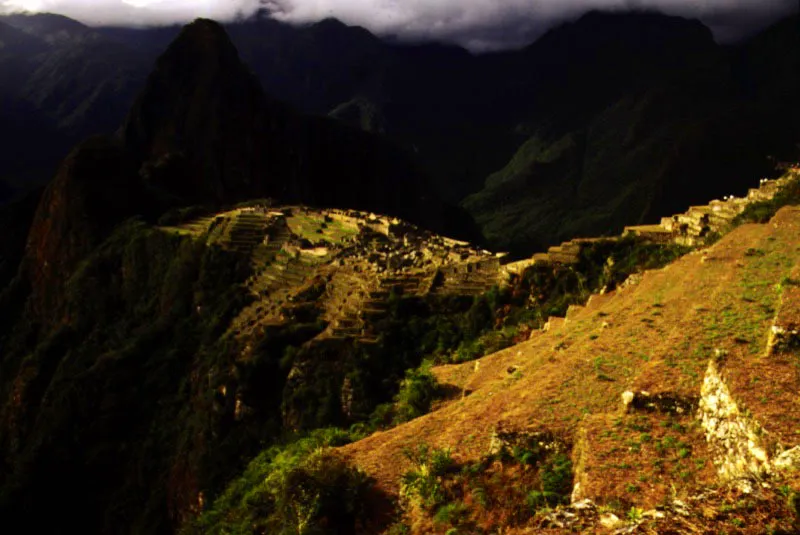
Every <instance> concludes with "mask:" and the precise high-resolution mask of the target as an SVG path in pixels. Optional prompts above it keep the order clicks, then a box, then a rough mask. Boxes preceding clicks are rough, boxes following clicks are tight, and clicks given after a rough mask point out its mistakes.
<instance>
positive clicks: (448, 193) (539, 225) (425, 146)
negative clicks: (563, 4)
mask: <svg viewBox="0 0 800 535" xmlns="http://www.w3.org/2000/svg"><path fill="white" fill-rule="evenodd" d="M793 21H796V18H792V19H788V20H786V21H784V22H782V23H780V24H778V25H776V26H775V27H774V28H771V29H769V30H767V31H765V32H763V33H762V34H760V35H758V36H755V37H753V38H751V39H750V40H748V41H746V42H743V43H740V44H737V45H734V46H720V45H717V44H716V43H714V41H713V39H712V37H711V34H710V32H709V30H708V29H707V28H705V27H704V26H702V25H701V24H700V23H699V22H697V21H692V20H688V19H683V18H680V17H669V16H665V15H660V14H656V13H648V12H633V13H623V12H616V13H603V12H591V13H588V14H586V15H584V16H582V17H580V18H579V19H576V20H575V21H572V22H567V23H565V24H563V25H561V26H559V27H556V28H553V29H552V30H550V31H549V32H548V33H547V34H546V35H544V36H542V37H541V38H540V39H539V40H537V42H535V43H532V44H531V45H529V46H528V47H525V48H523V49H521V50H517V51H506V52H499V53H492V54H484V55H473V54H470V53H468V52H467V51H465V50H463V49H461V48H458V47H455V46H447V45H440V44H435V43H428V44H396V43H387V42H384V41H382V40H380V39H378V38H376V37H375V36H373V35H371V34H370V33H369V32H367V31H366V30H364V29H363V28H358V27H351V26H346V25H344V24H342V23H341V22H338V21H336V20H332V19H330V20H325V21H321V22H319V23H315V24H309V25H305V26H297V27H294V26H289V25H286V24H283V23H280V22H278V21H275V20H272V19H269V18H268V17H265V16H263V15H261V16H255V17H253V18H251V19H249V20H244V21H239V22H235V23H230V24H228V25H227V26H226V29H227V31H228V33H229V34H230V36H231V40H232V41H233V43H234V44H235V45H236V47H237V49H238V50H239V52H240V54H241V56H242V59H243V60H244V61H245V63H246V64H248V65H249V67H250V68H251V69H252V71H253V72H254V73H255V74H256V75H257V77H258V78H259V80H260V81H261V83H262V85H263V86H264V87H265V88H267V91H268V93H269V94H270V95H271V97H272V98H274V99H276V100H278V101H283V102H285V103H287V104H289V105H290V106H292V107H294V108H295V109H297V110H299V111H302V112H305V113H307V114H309V115H313V116H324V115H329V116H330V117H333V118H336V119H337V120H339V121H342V122H345V123H347V124H349V125H351V126H354V127H355V128H358V129H365V130H367V131H370V132H373V133H380V134H381V135H383V136H384V137H386V138H388V139H389V140H391V141H392V142H393V143H395V144H397V145H399V146H400V147H402V148H404V149H405V150H406V151H407V152H410V153H412V154H413V155H414V158H415V163H416V165H417V166H418V167H419V169H421V171H422V172H423V174H425V175H426V177H427V179H426V180H428V181H429V183H430V184H432V186H433V188H434V189H435V190H436V192H437V193H438V194H439V196H441V197H443V198H445V199H446V200H448V201H449V202H451V203H457V202H461V201H463V206H465V207H466V208H467V209H468V210H469V211H470V212H471V213H472V215H473V217H474V218H476V219H477V220H479V221H480V225H481V227H482V231H483V234H484V236H485V238H486V241H487V243H489V244H490V245H491V246H492V247H493V248H494V249H497V250H502V249H509V250H512V251H514V252H515V254H523V255H524V254H528V253H530V252H531V251H532V250H535V249H536V248H537V247H540V246H542V245H544V244H550V243H556V242H558V241H560V240H562V239H566V238H567V237H569V236H574V235H579V234H584V233H586V232H590V233H598V232H617V231H619V230H620V228H621V225H622V224H624V223H630V222H636V221H650V220H652V218H653V217H657V216H658V214H660V213H661V212H662V211H674V210H675V209H677V208H678V207H679V206H683V204H685V203H686V202H694V201H698V200H701V199H704V198H706V197H707V196H709V195H713V194H717V193H716V192H718V191H719V189H720V188H722V189H723V190H728V191H729V193H732V192H733V190H736V189H737V188H741V187H743V186H744V185H745V184H746V183H747V182H748V181H749V180H750V177H751V176H752V175H754V174H762V175H766V174H768V173H769V169H770V166H771V165H772V164H771V163H769V161H768V160H767V159H766V156H768V155H769V156H774V157H775V158H776V159H778V160H781V159H787V158H789V157H790V156H791V154H792V153H793V151H794V149H793V147H792V144H793V143H794V142H795V141H796V137H797V136H796V132H794V131H793V128H792V127H791V126H790V125H791V121H784V120H782V119H781V117H783V116H791V114H794V113H795V112H794V110H795V108H796V107H795V106H794V105H793V103H792V101H791V98H790V95H792V94H795V93H796V75H795V74H794V73H795V72H796V70H797V69H795V68H794V67H795V65H796V57H795V55H794V54H792V53H791V51H792V50H794V49H795V48H796V47H795V46H793V45H795V44H796V43H795V38H794V34H795V32H793V28H794V26H795V24H796V22H793ZM0 22H4V23H5V24H6V25H14V26H15V28H13V29H17V34H18V35H17V38H18V39H22V38H24V39H26V40H28V41H30V43H29V44H28V45H25V46H33V45H34V44H35V45H36V46H37V47H39V49H40V51H39V52H37V53H35V54H28V56H26V57H28V58H30V59H29V60H26V61H28V63H26V65H28V67H26V69H28V70H26V71H25V72H26V73H27V74H25V75H24V76H20V79H19V81H17V82H15V83H14V84H13V87H14V88H22V91H17V92H16V93H14V92H13V91H12V93H13V96H12V98H14V102H17V103H22V104H15V105H14V106H7V107H5V108H4V109H19V110H27V111H24V114H25V115H27V116H29V117H30V120H31V121H33V122H35V123H36V124H37V125H38V126H37V127H36V128H37V129H39V130H41V131H51V132H53V136H54V137H55V139H52V141H48V140H47V139H48V138H47V137H45V141H44V142H42V143H40V144H39V147H38V160H36V159H35V158H34V156H33V155H32V156H31V157H30V158H24V159H23V158H17V159H16V160H15V162H17V164H16V165H15V162H9V163H8V166H7V167H6V165H3V166H2V167H0V171H3V170H5V173H1V174H3V175H4V176H5V177H6V179H7V181H9V182H13V183H16V184H19V186H18V187H23V189H24V184H26V183H30V182H31V181H38V182H39V183H41V182H44V180H45V178H46V177H48V176H52V172H54V169H55V165H56V163H57V161H58V160H59V159H61V158H63V157H65V156H66V154H67V152H68V150H69V147H71V146H73V145H74V144H75V143H77V142H78V141H80V140H81V139H83V138H85V137H86V136H88V135H90V134H95V133H99V132H103V131H109V130H110V129H112V128H114V127H115V126H116V125H117V124H119V122H120V121H122V120H123V118H124V117H125V115H126V113H127V110H128V109H129V107H130V105H131V103H132V102H133V100H134V97H135V95H136V94H137V91H139V90H140V89H141V88H143V87H144V85H145V83H146V78H147V72H148V71H149V66H150V65H152V63H153V61H154V60H155V58H156V57H157V56H158V55H159V54H160V53H161V52H163V50H164V49H165V48H166V46H167V45H168V44H169V43H170V42H171V41H172V40H173V39H174V38H175V37H176V36H177V35H178V32H179V31H180V28H178V27H162V28H151V29H125V28H93V29H86V28H85V27H83V26H81V25H80V24H78V23H75V22H74V21H72V22H71V21H69V20H68V19H64V18H59V17H57V16H44V15H35V16H28V17H25V16H17V17H5V18H3V19H2V21H0ZM55 36H59V37H55ZM31 40H33V41H31ZM28 41H26V42H28ZM43 46H44V47H45V48H44V49H41V47H43ZM42 50H43V51H42ZM779 50H787V51H790V52H789V53H787V54H782V53H778V52H777V51H779ZM15 57H16V55H15ZM773 96H774V97H776V98H772V97H773ZM23 104H24V105H23ZM666 110H670V111H669V112H668V113H667V112H666ZM21 113H22V112H21ZM14 120H16V121H17V122H18V123H22V122H23V121H20V120H19V119H9V123H7V124H8V126H7V127H6V129H7V130H9V131H10V130H11V129H13V127H12V126H11V124H13V122H12V121H14ZM25 122H28V121H25ZM629 124H636V125H637V126H636V128H633V129H631V128H629ZM764 125H768V126H764ZM23 134H24V133H23ZM298 135H299V134H298ZM741 136H745V137H746V138H747V141H746V142H744V141H742V138H741ZM9 137H13V136H9ZM20 139H25V140H26V141H25V142H20V144H19V145H20V149H21V150H23V149H24V148H25V147H29V148H28V152H31V149H30V147H31V145H32V143H31V142H30V141H31V139H30V138H27V137H25V136H24V135H23V136H20ZM573 144H574V146H575V147H576V148H575V149H574V150H572V151H571V152H570V151H566V152H563V147H565V146H572V145H573ZM733 144H735V145H736V146H737V147H738V148H737V150H736V151H732V152H733V155H734V158H729V157H727V156H726V155H724V154H723V153H724V152H725V150H726V149H725V147H728V146H732V145H733ZM534 145H537V146H539V145H541V147H542V148H541V149H537V150H536V151H531V147H532V146H534ZM584 145H586V151H583V146H584ZM701 145H702V146H703V148H702V150H700V149H696V150H693V149H692V148H691V147H699V146H701ZM668 147H669V148H668ZM605 151H611V152H610V153H613V154H614V156H613V157H612V158H605V157H603V153H604V152H605ZM515 153H517V154H515ZM706 153H709V154H717V155H719V156H720V157H721V158H722V157H723V156H725V157H724V158H722V162H727V163H724V165H727V167H726V168H723V167H719V164H715V166H714V168H713V169H708V168H704V166H703V163H702V161H700V160H701V159H702V158H701V155H702V154H706ZM23 154H24V151H23ZM554 159H558V162H559V163H558V164H557V165H555V166H554V167H552V169H551V170H547V169H545V167H547V166H544V165H542V163H546V162H552V161H553V160H554ZM23 161H24V162H25V163H24V164H19V162H23ZM595 161H603V162H610V161H613V162H614V163H615V165H613V166H608V165H605V164H603V165H601V168H596V167H595V165H594V163H593V162H595ZM535 162H538V163H536V164H534V163H535ZM534 168H535V169H534ZM46 169H52V171H51V172H50V173H48V172H47V171H46ZM498 173H500V174H502V175H503V176H504V177H505V179H504V180H503V183H504V185H503V186H502V187H500V186H498V180H497V179H496V177H497V175H498ZM531 174H532V175H536V176H539V175H541V176H540V177H539V178H535V179H531V180H532V181H533V182H535V183H536V184H537V185H536V186H532V187H528V186H522V185H521V184H522V182H524V181H525V180H528V179H525V178H524V177H525V176H527V175H531ZM512 175H513V176H514V177H515V178H513V179H511V177H512ZM35 176H36V177H39V178H38V179H35V178H34V177H35ZM506 179H507V180H506ZM687 184H691V185H692V187H691V188H687V187H686V185H687ZM498 188H499V189H498ZM576 188H577V189H576ZM598 189H600V190H601V191H602V192H603V194H602V196H601V199H600V200H601V203H602V204H603V207H602V208H597V207H595V208H594V209H592V210H587V206H586V202H587V199H591V197H592V195H594V192H596V191H597V190H598ZM544 191H546V193H544V194H543V192H544ZM470 196H471V197H470ZM467 197H470V198H469V199H467ZM507 198H513V199H514V201H513V203H511V204H509V203H508V202H506V201H505V200H504V199H507ZM550 198H553V199H554V200H553V201H552V202H550V200H549V199H550ZM557 199H561V200H557ZM586 212H589V213H586ZM509 219H514V220H516V221H520V223H519V228H518V229H517V230H515V231H514V232H513V234H514V235H515V236H514V237H510V236H508V235H506V236H501V233H500V232H499V231H498V229H504V228H507V225H508V221H509ZM508 234H511V233H508Z"/></svg>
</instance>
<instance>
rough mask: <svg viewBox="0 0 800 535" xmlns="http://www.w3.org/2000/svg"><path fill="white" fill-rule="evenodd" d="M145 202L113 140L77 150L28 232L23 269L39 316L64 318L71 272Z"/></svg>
mask: <svg viewBox="0 0 800 535" xmlns="http://www.w3.org/2000/svg"><path fill="white" fill-rule="evenodd" d="M141 200H142V192H141V188H140V185H139V184H138V182H137V181H136V180H135V177H134V176H133V175H132V173H131V167H130V164H129V161H128V159H127V158H125V156H124V153H123V151H122V149H121V148H120V147H119V146H118V145H117V144H115V143H114V142H113V141H111V140H108V139H103V138H98V139H94V140H91V141H88V142H86V143H84V144H82V145H81V146H79V147H77V148H76V149H74V150H73V151H72V153H71V154H70V155H69V156H68V157H67V159H66V160H65V161H64V162H63V164H62V165H61V168H60V169H59V171H58V174H57V175H56V177H55V178H54V180H53V182H52V183H51V184H50V185H49V186H48V187H47V189H46V190H45V192H44V194H43V195H42V198H41V200H40V202H39V206H38V208H37V210H36V214H35V216H34V218H33V223H32V225H31V230H30V233H29V235H28V242H27V246H26V253H25V258H24V264H23V268H22V269H23V272H24V273H25V274H26V275H27V278H28V279H29V281H30V284H31V287H32V290H33V296H32V301H31V305H32V311H33V312H34V313H35V314H36V316H37V317H39V318H41V319H50V320H57V319H59V318H58V316H59V313H60V311H61V310H60V305H61V304H62V301H63V300H62V296H63V291H64V285H65V283H66V280H67V278H68V276H69V274H71V273H72V272H73V271H74V270H75V268H76V267H77V265H78V263H79V262H80V260H81V259H82V258H84V257H85V256H86V255H87V254H88V253H89V252H91V251H92V249H93V248H94V247H96V246H97V245H98V244H99V243H100V241H101V240H102V239H103V238H104V237H105V236H106V235H107V234H108V232H109V230H110V228H112V227H113V226H114V225H115V224H116V223H118V222H119V221H121V220H122V219H124V218H126V217H128V216H130V215H131V214H132V213H134V211H135V210H136V209H137V208H138V207H139V206H140V205H141Z"/></svg>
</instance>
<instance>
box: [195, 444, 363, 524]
mask: <svg viewBox="0 0 800 535" xmlns="http://www.w3.org/2000/svg"><path fill="white" fill-rule="evenodd" d="M356 438H359V437H355V436H353V435H350V434H348V433H345V432H343V431H340V430H336V429H325V430H318V431H315V432H313V433H311V434H310V435H309V436H308V437H305V438H302V439H299V440H296V441H294V442H290V443H288V444H287V445H285V446H273V447H271V448H268V449H267V450H265V451H263V452H262V453H261V454H259V455H258V456H257V457H256V458H255V459H254V460H253V461H251V462H250V463H249V465H248V466H247V468H246V469H245V470H244V472H243V474H242V475H241V476H240V477H238V478H237V479H235V480H234V481H233V482H232V483H231V484H230V485H228V488H227V489H226V490H225V492H224V493H222V495H221V496H220V497H219V499H217V500H216V501H215V502H214V504H213V506H212V507H211V508H210V509H209V510H207V511H206V512H205V513H203V514H202V515H201V516H200V517H199V518H197V519H196V520H195V521H194V522H192V523H191V524H190V525H188V526H186V527H185V528H184V530H183V533H186V534H188V533H211V534H248V533H275V534H286V535H289V534H293V535H294V534H299V535H311V534H315V535H324V534H336V533H343V532H352V530H353V529H354V528H355V526H356V524H357V523H358V522H360V521H361V520H362V519H363V518H364V517H365V516H366V514H367V513H368V509H367V508H368V500H369V497H370V493H371V492H374V491H373V489H372V483H371V481H370V480H369V479H368V478H367V477H366V476H365V475H364V474H363V473H362V472H360V471H358V470H356V469H353V468H351V467H349V466H348V465H347V464H345V463H344V462H343V461H341V460H340V459H338V458H337V457H335V456H334V455H332V454H331V453H329V452H328V451H326V449H325V448H328V447H334V446H341V445H344V444H347V443H348V442H350V441H352V440H354V439H356ZM373 499H374V497H373Z"/></svg>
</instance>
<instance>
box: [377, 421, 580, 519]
mask: <svg viewBox="0 0 800 535" xmlns="http://www.w3.org/2000/svg"><path fill="white" fill-rule="evenodd" d="M512 441H513V442H514V445H511V444H507V445H505V446H503V447H502V448H501V449H500V451H498V452H497V453H495V454H493V455H488V456H485V457H483V458H482V459H480V460H479V461H476V462H473V463H469V464H464V465H459V464H458V463H456V462H455V461H454V460H453V457H452V455H451V452H450V450H448V449H431V448H430V447H428V446H427V445H420V446H419V447H418V448H417V449H416V450H407V451H406V456H407V458H408V459H409V460H410V461H411V463H412V468H411V469H410V470H409V471H407V472H406V473H405V475H404V476H403V478H402V482H401V497H402V506H403V508H404V509H405V511H406V513H407V515H409V516H410V517H411V518H413V519H416V520H415V523H416V522H418V521H423V522H424V519H428V520H429V521H430V522H432V524H433V525H436V526H444V527H445V528H447V527H449V528H451V529H453V530H457V531H453V532H454V533H456V532H458V533H460V532H462V530H464V531H465V532H467V533H493V532H494V531H493V530H494V529H496V528H498V527H501V526H502V527H508V526H513V525H522V524H525V523H526V522H529V521H530V519H531V518H532V516H533V515H535V514H536V513H537V512H538V511H542V510H547V509H548V508H551V507H554V506H556V505H559V504H563V503H567V502H568V501H569V495H570V492H571V491H572V463H571V462H570V460H569V457H568V456H567V455H566V453H564V451H563V447H562V446H561V445H560V444H559V443H558V442H557V441H555V442H554V441H552V440H551V439H545V440H544V441H543V437H541V436H531V437H515V438H514V439H512ZM543 444H544V445H543ZM488 509H490V510H492V518H493V519H494V521H493V526H487V525H482V526H481V528H478V527H477V525H476V524H475V521H476V520H477V516H476V515H479V514H480V512H481V511H482V510H488ZM393 529H394V530H396V531H397V532H398V533H400V532H401V531H400V529H401V528H400V525H397V526H395V527H394V528H393ZM391 532H393V531H391ZM448 533H449V531H448Z"/></svg>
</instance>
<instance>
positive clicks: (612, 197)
mask: <svg viewBox="0 0 800 535" xmlns="http://www.w3.org/2000/svg"><path fill="white" fill-rule="evenodd" d="M587 17H589V18H590V20H589V21H588V22H587V21H586V20H584V19H581V20H580V21H578V22H576V23H575V26H576V31H577V29H578V28H581V27H583V26H584V25H587V24H588V25H589V26H590V27H589V28H586V29H584V30H581V33H583V34H587V35H591V34H592V31H591V24H593V19H594V17H595V16H589V15H587ZM795 25H796V19H794V22H792V21H786V22H785V23H783V24H781V25H778V26H776V27H775V28H773V29H771V30H769V31H768V32H767V33H765V34H764V36H763V37H762V38H761V39H763V40H764V41H765V42H769V43H770V44H769V45H766V44H763V45H760V44H759V40H758V39H755V40H754V41H753V42H751V43H747V44H745V45H742V46H740V47H737V48H731V49H720V48H719V47H716V46H715V45H714V44H713V43H712V42H711V41H710V36H708V35H706V36H705V37H703V32H702V31H700V29H698V28H696V27H694V30H693V32H694V33H692V32H689V35H690V36H691V35H695V36H699V37H700V38H701V40H700V42H701V43H702V42H705V44H704V45H698V44H696V43H695V44H692V43H693V42H694V41H695V40H696V38H692V39H690V40H688V41H687V42H685V46H683V47H681V46H679V45H676V44H675V43H672V44H670V45H669V46H667V47H664V49H663V50H662V57H663V58H664V61H663V63H662V64H660V65H659V64H652V65H650V64H648V65H649V67H650V70H651V71H652V72H651V73H649V74H647V69H641V68H636V69H633V70H632V72H636V73H637V77H638V79H637V81H636V83H635V84H630V83H628V82H624V76H621V74H620V73H614V72H613V71H611V70H609V69H610V68H611V67H612V66H613V65H616V63H614V62H613V61H612V60H611V59H610V58H612V57H616V58H624V57H625V56H626V54H625V53H624V52H623V51H622V50H637V51H638V50H639V47H638V46H636V45H635V44H634V43H635V42H637V41H636V40H635V39H633V40H631V41H627V43H625V34H624V32H621V31H618V30H619V28H617V31H610V32H609V34H613V35H615V36H620V37H617V38H619V39H621V41H620V42H618V43H617V42H615V41H612V44H610V45H608V46H609V47H610V49H611V52H610V56H609V59H608V60H607V62H605V63H604V62H603V60H602V59H601V58H599V59H597V60H596V61H597V62H596V63H594V61H595V60H594V59H592V60H586V59H584V58H583V57H582V56H581V54H584V53H585V51H584V52H581V50H577V51H576V50H573V49H571V48H567V47H564V48H563V49H564V50H566V51H567V52H566V53H567V58H565V59H564V60H563V61H561V62H559V63H558V65H566V66H569V67H568V69H569V70H571V69H572V66H573V65H581V64H582V63H583V62H587V61H588V63H589V64H591V65H597V66H598V67H599V68H597V69H596V70H594V71H593V72H592V71H591V70H588V69H580V68H579V69H577V72H574V71H573V72H571V73H569V72H568V73H565V74H562V75H561V76H562V77H567V78H559V75H555V76H554V77H553V78H552V79H555V80H559V79H562V80H563V81H564V83H565V84H566V87H568V88H570V89H569V90H567V91H560V92H559V91H558V90H557V89H555V88H557V86H556V85H554V86H552V87H553V88H554V89H553V92H552V96H550V97H547V96H545V97H544V101H545V102H546V103H547V104H546V105H545V106H543V108H544V109H547V110H549V111H548V113H550V114H551V115H550V117H541V122H540V123H539V125H538V126H537V127H535V129H534V131H533V132H532V135H531V137H530V138H529V139H528V140H527V141H526V142H525V143H524V144H523V145H522V146H521V147H520V148H519V150H518V152H517V153H516V155H514V157H513V158H512V159H511V160H510V161H509V163H508V164H507V165H506V166H505V167H504V168H503V169H501V170H499V171H498V172H496V173H494V174H492V175H490V176H489V177H488V178H487V180H486V183H485V186H484V188H483V190H481V191H480V192H477V193H475V194H473V195H471V196H469V197H468V198H467V199H465V200H464V202H463V206H465V207H466V208H467V210H468V211H469V212H470V213H471V214H472V215H473V216H474V217H475V218H476V220H477V221H478V223H479V225H480V226H481V227H482V229H483V232H484V235H485V237H486V238H487V240H488V241H489V243H492V244H493V245H495V246H496V247H498V248H501V249H507V250H512V251H516V252H518V253H521V254H525V253H526V252H527V251H530V250H531V248H536V247H537V246H538V247H541V246H543V245H547V244H551V243H554V242H558V241H560V240H563V239H567V238H569V237H571V236H575V235H582V234H587V233H605V232H609V233H615V232H618V231H619V229H620V228H621V226H622V225H624V224H625V222H626V221H627V222H629V223H632V222H652V221H655V220H657V218H658V217H659V215H660V214H662V213H664V212H670V211H674V210H676V209H677V208H678V207H679V206H681V204H682V203H683V204H685V203H687V202H688V203H695V202H699V201H701V200H702V199H704V198H708V197H710V196H714V195H719V194H720V193H719V192H720V191H723V190H727V191H729V192H731V193H734V192H736V191H740V190H741V189H742V188H744V187H746V185H747V183H748V180H749V178H748V177H752V176H755V175H768V174H769V173H770V169H771V167H772V166H773V163H772V162H771V161H770V160H769V159H768V158H767V156H768V155H774V154H777V153H780V154H783V155H791V154H792V151H793V149H792V144H793V143H794V141H793V140H794V139H796V137H797V132H796V128H795V126H794V124H795V122H794V120H793V119H792V117H796V113H797V111H796V106H794V105H792V104H791V102H790V99H788V98H786V95H788V94H790V93H796V89H797V87H798V86H797V76H796V74H789V73H790V72H792V73H794V72H795V71H796V68H795V67H797V66H798V57H797V54H795V53H794V50H796V48H795V47H794V46H793V44H795V42H796V40H797V37H796V32H795V31H794V26H795ZM608 26H609V27H610V28H614V25H613V24H612V25H608ZM634 27H635V26H634ZM689 28H693V27H692V26H691V25H690V26H689ZM687 29H688V28H687ZM557 34H558V35H564V34H563V33H562V32H561V31H557ZM552 39H553V38H552V37H545V38H543V39H542V40H541V41H540V43H538V44H537V45H534V47H532V50H535V49H536V48H537V47H538V46H543V47H544V46H545V45H546V43H548V42H549V41H552ZM565 39H567V38H566V37H565ZM657 42H658V43H661V42H668V40H659V41H657ZM767 46H771V47H773V50H775V49H778V48H780V49H785V50H787V53H785V54H772V55H770V54H768V53H765V52H764V51H763V50H764V48H765V47H767ZM590 49H591V50H592V54H594V53H595V51H596V50H597V49H596V48H592V47H590ZM599 49H600V50H602V47H600V48H599ZM545 50H546V49H545ZM759 50H762V51H759ZM690 51H696V52H690ZM667 52H668V53H667ZM681 54H683V55H684V57H683V59H679V58H680V55H681ZM573 55H575V56H576V57H573ZM627 55H628V56H631V55H630V54H627ZM544 56H545V57H546V56H547V54H545V55H544ZM601 56H602V54H601ZM754 56H757V57H758V58H759V59H758V60H756V61H752V60H751V59H748V58H753V57H754ZM646 57H649V58H654V57H658V54H647V55H646ZM617 61H619V65H622V66H623V67H622V68H621V69H620V71H621V72H628V71H627V67H625V66H626V65H629V64H628V63H627V62H626V61H625V60H624V59H617ZM630 61H641V59H637V56H636V55H634V56H631V58H630ZM648 61H649V60H648ZM679 65H683V67H678V66H679ZM757 65H758V66H757ZM762 69H766V70H767V71H772V72H785V73H786V74H787V75H786V76H785V77H782V79H781V80H780V81H778V79H777V78H775V77H774V74H773V75H769V74H767V73H765V72H762ZM773 69H774V71H773ZM642 72H644V73H645V74H644V76H642V77H639V76H640V73H642ZM584 74H587V75H588V76H587V77H586V78H569V76H583V75H584ZM548 79H551V78H548ZM593 79H597V80H604V82H601V85H600V86H599V87H597V85H596V84H595V83H593V82H592V80H593ZM620 80H622V81H623V83H622V84H618V82H619V81H620ZM792 88H794V89H792ZM609 97H610V98H609ZM575 103H581V105H579V106H576V105H575ZM509 230H511V232H509Z"/></svg>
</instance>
